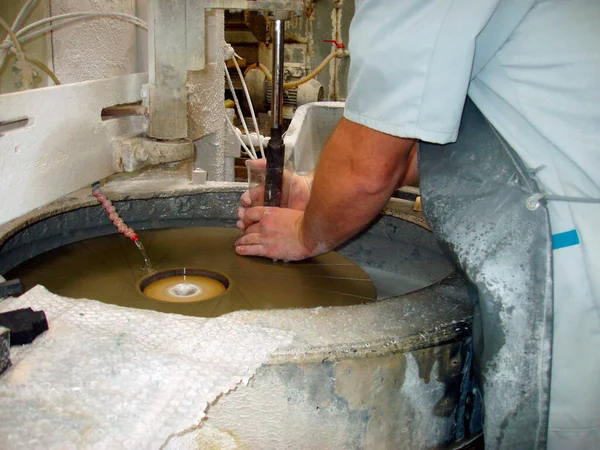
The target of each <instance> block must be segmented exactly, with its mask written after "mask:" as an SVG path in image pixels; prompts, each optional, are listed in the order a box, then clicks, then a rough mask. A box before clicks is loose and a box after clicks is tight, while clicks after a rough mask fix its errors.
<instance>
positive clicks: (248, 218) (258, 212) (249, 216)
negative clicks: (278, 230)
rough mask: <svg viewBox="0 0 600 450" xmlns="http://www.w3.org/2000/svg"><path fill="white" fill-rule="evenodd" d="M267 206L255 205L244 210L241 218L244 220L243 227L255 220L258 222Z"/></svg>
mask: <svg viewBox="0 0 600 450" xmlns="http://www.w3.org/2000/svg"><path fill="white" fill-rule="evenodd" d="M266 210H267V208H265V207H264V206H255V207H254V208H248V209H247V210H245V211H244V217H243V218H242V219H241V220H242V221H243V222H244V228H248V227H249V226H250V225H252V224H253V223H256V222H260V221H261V220H262V218H263V217H264V215H265V211H266Z"/></svg>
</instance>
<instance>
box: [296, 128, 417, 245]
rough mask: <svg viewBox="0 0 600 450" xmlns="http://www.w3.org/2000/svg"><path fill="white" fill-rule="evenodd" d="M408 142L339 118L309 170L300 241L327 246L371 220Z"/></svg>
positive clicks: (402, 163)
mask: <svg viewBox="0 0 600 450" xmlns="http://www.w3.org/2000/svg"><path fill="white" fill-rule="evenodd" d="M413 144H414V140H413V139H404V138H398V137H395V136H390V135H386V134H384V133H380V132H377V131H375V130H372V129H369V128H367V127H364V126H362V125H358V124H356V123H353V122H350V121H348V120H346V119H342V121H341V122H340V125H339V126H338V127H337V128H336V130H335V131H334V133H333V135H332V137H331V139H330V140H329V142H328V143H327V145H326V146H325V149H324V150H323V154H322V155H321V158H320V160H319V165H318V167H317V171H316V172H315V177H314V181H313V186H312V193H311V198H310V201H309V203H308V206H307V208H306V211H305V214H304V218H303V223H302V239H303V241H304V244H305V245H306V246H307V247H308V248H309V249H311V250H313V251H314V252H315V253H321V252H323V251H326V250H331V249H333V248H335V247H336V246H338V245H339V244H341V243H342V242H344V241H346V240H347V239H349V238H350V237H352V236H354V235H355V234H356V233H358V232H359V231H360V230H362V229H363V228H364V227H365V226H366V225H367V224H368V223H369V222H370V221H371V220H373V218H375V217H376V216H377V214H378V213H379V212H380V211H381V209H382V208H383V207H384V206H385V204H386V202H387V201H388V199H389V197H390V195H391V193H392V191H393V190H394V188H395V186H396V184H397V183H398V182H399V180H400V178H401V177H402V176H403V174H405V172H406V171H405V167H406V164H407V159H408V155H409V152H410V149H411V148H412V146H413Z"/></svg>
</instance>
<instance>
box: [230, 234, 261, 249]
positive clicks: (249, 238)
mask: <svg viewBox="0 0 600 450" xmlns="http://www.w3.org/2000/svg"><path fill="white" fill-rule="evenodd" d="M255 244H260V234H258V233H246V234H244V235H243V236H242V237H241V238H239V239H238V240H237V241H235V246H236V247H238V246H240V245H255Z"/></svg>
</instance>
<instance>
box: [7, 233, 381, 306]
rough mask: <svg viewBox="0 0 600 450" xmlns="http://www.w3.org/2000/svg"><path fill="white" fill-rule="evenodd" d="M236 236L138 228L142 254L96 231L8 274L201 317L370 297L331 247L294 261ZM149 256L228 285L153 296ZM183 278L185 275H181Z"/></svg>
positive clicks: (159, 264)
mask: <svg viewBox="0 0 600 450" xmlns="http://www.w3.org/2000/svg"><path fill="white" fill-rule="evenodd" d="M239 236H240V232H239V230H237V229H235V228H211V227H190V228H171V229H163V230H153V231H143V232H141V233H140V240H141V241H143V242H144V245H145V251H146V255H145V257H144V255H143V254H142V253H141V252H140V251H139V250H138V248H136V247H135V246H133V245H131V242H130V241H129V239H127V238H125V237H124V236H122V235H118V234H114V235H110V236H102V237H98V238H93V239H88V240H85V241H81V242H77V243H74V244H69V245H66V246H64V247H60V248H57V249H55V250H52V251H50V252H47V253H45V254H43V255H40V256H38V257H35V258H33V259H31V260H29V261H27V262H25V263H23V264H22V265H21V266H19V267H17V268H15V269H13V270H12V271H11V272H9V274H7V277H9V278H20V279H21V281H22V282H23V283H24V285H25V288H26V289H29V288H31V287H33V286H35V285H36V284H42V285H44V286H45V287H46V288H48V289H49V290H50V291H52V292H54V293H57V294H60V295H64V296H67V297H75V298H90V299H95V300H100V301H102V302H106V303H112V304H117V305H121V306H128V307H136V308H142V309H152V310H156V311H163V312H171V313H178V314H186V315H194V316H202V317H215V316H220V315H222V314H225V313H228V312H231V311H235V310H240V309H271V308H302V307H315V306H345V305H352V304H360V303H365V302H370V301H373V300H375V298H376V292H375V287H374V286H373V283H372V281H371V279H370V278H369V276H368V275H367V274H366V273H365V272H364V271H363V270H362V269H361V268H360V267H358V266H357V265H356V264H355V263H354V262H352V261H351V260H350V259H348V258H346V257H344V256H342V255H340V254H338V253H335V252H332V253H328V254H326V255H322V256H319V257H316V258H311V259H309V260H306V261H301V262H297V263H284V262H277V263H274V262H272V261H270V260H267V259H264V258H251V257H242V256H239V255H237V254H236V253H235V250H234V242H235V241H236V240H237V239H238V238H239ZM150 260H151V261H152V268H153V270H155V271H162V270H166V269H182V268H184V267H187V268H189V269H191V268H196V269H208V270H211V271H215V272H218V273H221V274H223V275H225V276H226V277H227V278H228V279H229V280H230V284H229V288H228V289H227V290H226V291H225V292H223V293H222V294H221V295H217V296H216V297H214V298H212V299H209V300H204V301H196V302H182V303H169V302H165V301H158V300H154V299H152V298H149V297H147V296H145V295H144V294H143V293H142V292H141V290H140V288H139V282H140V280H141V279H142V278H143V277H145V276H146V275H147V271H146V270H145V269H146V268H147V267H148V265H149V261H150ZM143 269H144V270H143ZM189 277H190V275H189V274H187V275H186V276H185V278H186V280H182V281H184V282H187V281H188V278H189Z"/></svg>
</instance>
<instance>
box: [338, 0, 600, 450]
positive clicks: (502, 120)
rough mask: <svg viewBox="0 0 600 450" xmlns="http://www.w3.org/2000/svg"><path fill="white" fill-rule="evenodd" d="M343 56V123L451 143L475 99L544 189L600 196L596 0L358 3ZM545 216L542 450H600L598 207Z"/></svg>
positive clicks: (559, 205)
mask: <svg viewBox="0 0 600 450" xmlns="http://www.w3.org/2000/svg"><path fill="white" fill-rule="evenodd" d="M349 49H350V55H351V65H350V76H349V95H348V99H347V101H346V109H345V113H344V114H345V117H346V118H347V119H349V120H351V121H353V122H357V123H360V124H363V125H365V126H368V127H370V128H373V129H376V130H379V131H382V132H384V133H388V134H392V135H396V136H401V137H411V138H417V139H420V140H423V141H427V142H433V143H439V144H445V143H449V142H453V141H454V140H455V139H456V136H457V133H458V127H459V122H460V118H461V114H462V108H463V105H464V101H465V97H466V96H467V95H469V97H471V99H472V100H473V102H474V103H475V104H476V105H477V106H478V107H479V109H480V110H481V111H482V112H483V113H484V115H485V116H486V118H487V119H488V120H489V121H490V122H491V124H492V125H493V126H494V127H495V128H496V129H497V130H498V131H499V132H500V134H501V135H502V136H503V137H504V138H505V139H506V140H507V141H508V143H509V144H510V145H511V146H512V147H513V148H514V149H515V151H516V152H517V153H518V154H519V156H520V157H521V159H522V160H523V162H524V163H525V165H526V166H528V167H529V168H531V169H536V178H537V182H538V184H539V186H540V188H541V190H542V191H543V192H545V193H550V194H554V195H558V196H570V197H584V198H595V199H600V2H599V1H597V0H572V1H566V0H563V1H536V0H480V1H477V2H473V1H470V0H454V1H452V0H420V1H417V0H391V1H390V0H356V13H355V17H354V19H353V22H352V25H351V30H350V43H349ZM548 209H549V213H550V222H551V228H552V233H553V236H556V247H559V248H555V250H554V252H553V271H554V313H555V314H554V339H553V367H552V390H551V404H550V423H549V440H548V448H549V449H579V448H581V449H591V448H600V350H599V349H600V237H598V235H597V232H598V231H599V230H600V204H598V203H596V204H590V203H579V202H572V201H570V202H567V201H557V200H551V201H549V202H548ZM573 230H575V231H573ZM565 232H567V233H569V234H567V236H570V237H571V238H572V237H573V236H575V237H576V238H578V239H579V241H580V243H579V244H574V241H573V239H571V241H569V240H568V239H567V241H561V238H562V237H563V236H564V235H561V233H565ZM576 238H575V242H576ZM561 242H562V243H561ZM565 244H570V245H567V246H564V247H561V245H565Z"/></svg>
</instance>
